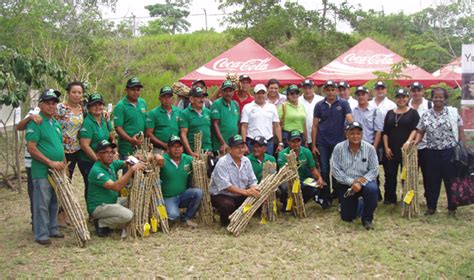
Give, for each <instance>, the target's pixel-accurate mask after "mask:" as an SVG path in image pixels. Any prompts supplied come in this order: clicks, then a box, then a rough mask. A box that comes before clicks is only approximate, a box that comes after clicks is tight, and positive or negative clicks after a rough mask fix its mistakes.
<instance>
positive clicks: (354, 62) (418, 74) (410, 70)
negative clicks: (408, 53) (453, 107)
mask: <svg viewBox="0 0 474 280" xmlns="http://www.w3.org/2000/svg"><path fill="white" fill-rule="evenodd" d="M402 60H403V58H402V57H401V56H399V55H398V54H396V53H394V52H392V51H391V50H389V49H387V48H386V47H384V46H382V45H381V44H379V43H377V42H376V41H374V40H372V39H370V38H366V39H364V40H362V41H361V42H359V43H358V44H357V45H355V46H354V47H352V48H351V49H349V50H348V51H346V52H345V53H343V54H342V55H341V56H339V57H338V58H336V59H335V60H333V61H332V62H331V63H329V64H328V65H326V66H324V67H323V68H321V69H319V70H318V71H316V72H315V73H313V74H312V75H311V76H309V78H310V79H313V81H314V82H315V84H317V85H321V84H323V83H324V82H325V81H326V80H334V81H347V82H348V83H349V84H350V85H351V86H359V85H363V84H365V83H366V82H367V81H369V80H373V79H376V78H377V76H376V75H375V74H374V72H375V71H380V72H385V73H389V72H390V71H391V67H392V65H394V64H396V63H398V62H400V61H402ZM402 75H403V76H407V78H401V79H399V80H397V82H398V83H399V84H401V85H402V86H407V85H409V84H410V83H411V82H413V81H419V82H421V83H423V84H424V85H425V86H430V85H432V84H437V83H439V81H437V79H435V78H434V77H433V75H431V74H430V73H428V72H426V71H425V70H423V69H421V68H420V67H418V66H416V65H411V64H410V65H408V67H406V68H405V69H403V71H402ZM408 77H409V78H408Z"/></svg>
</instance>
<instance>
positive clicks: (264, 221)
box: [260, 216, 267, 225]
mask: <svg viewBox="0 0 474 280" xmlns="http://www.w3.org/2000/svg"><path fill="white" fill-rule="evenodd" d="M260 224H261V225H265V224H267V217H265V216H263V217H262V219H261V220H260Z"/></svg>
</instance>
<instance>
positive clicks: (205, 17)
mask: <svg viewBox="0 0 474 280" xmlns="http://www.w3.org/2000/svg"><path fill="white" fill-rule="evenodd" d="M202 10H203V11H204V22H205V24H206V31H207V11H206V9H204V8H202Z"/></svg>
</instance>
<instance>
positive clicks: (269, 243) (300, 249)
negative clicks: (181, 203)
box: [0, 172, 474, 279]
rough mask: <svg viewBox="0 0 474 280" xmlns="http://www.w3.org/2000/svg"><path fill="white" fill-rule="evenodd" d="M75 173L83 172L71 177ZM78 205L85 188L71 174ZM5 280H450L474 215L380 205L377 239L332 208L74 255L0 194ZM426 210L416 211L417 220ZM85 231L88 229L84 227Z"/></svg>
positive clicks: (469, 250) (467, 253) (11, 195)
mask: <svg viewBox="0 0 474 280" xmlns="http://www.w3.org/2000/svg"><path fill="white" fill-rule="evenodd" d="M77 173H79V172H77ZM74 182H75V183H77V186H78V187H77V191H76V193H77V195H78V196H79V197H80V198H81V202H82V203H83V198H82V195H81V194H82V183H81V182H80V179H79V177H78V174H75V179H74ZM0 205H1V208H0V229H1V230H0V240H1V242H0V275H1V276H0V277H1V278H37V277H42V278H52V277H54V278H57V277H60V278H66V277H67V278H86V277H87V278H90V277H101V278H111V277H114V278H129V277H136V278H138V277H147V278H151V277H156V278H195V277H200V278H222V277H225V278H293V279H298V278H300V279H301V278H330V279H341V278H379V279H386V278H408V279H411V278H422V279H426V278H446V279H468V278H472V277H473V275H474V215H473V214H474V207H473V206H469V207H463V208H460V209H459V210H458V216H457V217H458V218H457V219H454V218H449V217H448V216H447V210H446V209H445V207H446V201H445V197H444V196H443V197H442V198H441V199H440V205H439V211H438V213H437V214H436V215H434V216H431V217H424V216H420V217H418V218H415V219H412V220H405V219H402V218H401V217H400V210H399V208H398V207H395V206H385V205H381V204H379V207H378V208H377V211H376V217H375V230H373V231H366V230H365V229H364V228H363V227H362V226H361V224H360V221H357V222H354V223H351V224H349V223H344V222H342V221H341V220H340V219H339V216H338V212H337V208H336V207H333V208H332V209H330V210H329V211H325V212H323V211H322V210H321V208H320V207H319V206H317V205H316V204H315V203H314V202H310V203H308V204H307V210H308V213H309V217H308V218H306V219H302V220H299V219H295V218H294V217H292V216H290V215H283V216H281V215H280V216H279V219H278V221H277V222H276V223H268V224H266V225H260V224H259V219H253V220H252V221H251V223H250V225H249V227H248V228H247V230H246V231H245V232H244V233H243V234H242V235H241V236H240V237H237V238H236V237H233V236H231V235H229V234H228V233H227V231H226V230H225V229H224V228H221V227H220V226H218V223H216V224H215V225H214V226H212V227H207V228H204V227H200V228H198V229H195V230H191V229H188V228H186V227H184V226H180V225H177V226H174V227H172V230H171V234H170V235H168V236H167V235H164V234H163V233H161V232H159V233H157V234H154V235H151V236H150V237H148V238H146V239H144V240H130V239H128V240H121V239H120V237H119V234H118V233H114V234H113V235H112V236H111V237H109V238H104V239H100V238H98V237H97V236H95V235H93V236H92V240H91V242H90V243H89V244H88V246H87V247H86V248H78V247H76V246H75V243H74V239H73V235H72V230H71V229H65V230H64V231H63V232H64V233H65V234H66V238H65V239H63V240H53V244H52V245H51V246H50V247H46V248H45V247H42V246H40V245H38V244H36V243H34V242H33V234H32V232H31V226H30V223H29V203H28V199H27V194H26V190H25V191H24V192H23V194H21V195H20V194H18V193H16V192H13V191H10V190H8V189H6V188H0ZM424 209H425V206H424V205H422V210H424ZM90 229H91V230H93V227H92V226H91V225H90Z"/></svg>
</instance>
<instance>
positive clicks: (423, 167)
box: [418, 149, 429, 198]
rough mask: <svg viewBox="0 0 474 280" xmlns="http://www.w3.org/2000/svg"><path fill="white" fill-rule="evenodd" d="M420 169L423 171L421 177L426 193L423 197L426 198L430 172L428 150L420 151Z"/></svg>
mask: <svg viewBox="0 0 474 280" xmlns="http://www.w3.org/2000/svg"><path fill="white" fill-rule="evenodd" d="M418 167H419V168H420V170H421V176H422V177H423V189H424V190H425V193H424V194H423V196H424V197H425V198H426V182H427V181H428V177H427V176H428V172H429V170H426V149H421V150H418Z"/></svg>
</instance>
